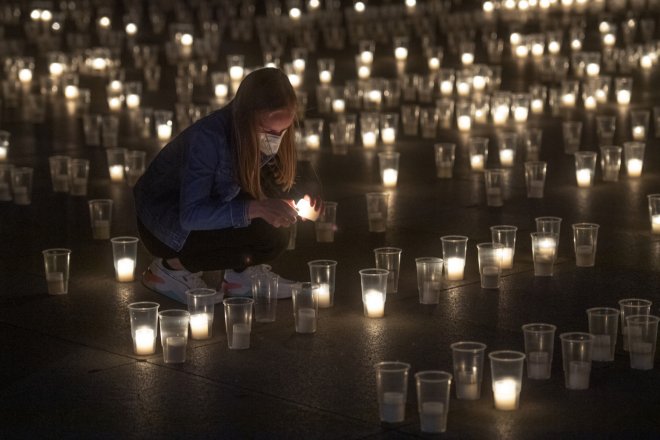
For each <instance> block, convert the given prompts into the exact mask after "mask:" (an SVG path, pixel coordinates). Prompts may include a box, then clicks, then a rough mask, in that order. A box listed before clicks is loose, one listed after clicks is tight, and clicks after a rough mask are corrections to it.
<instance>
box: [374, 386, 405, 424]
mask: <svg viewBox="0 0 660 440" xmlns="http://www.w3.org/2000/svg"><path fill="white" fill-rule="evenodd" d="M405 412H406V396H405V395H404V394H403V393H398V392H391V391H390V392H385V393H383V400H382V401H381V402H380V420H381V421H383V422H386V423H399V422H403V420H404V419H405Z"/></svg>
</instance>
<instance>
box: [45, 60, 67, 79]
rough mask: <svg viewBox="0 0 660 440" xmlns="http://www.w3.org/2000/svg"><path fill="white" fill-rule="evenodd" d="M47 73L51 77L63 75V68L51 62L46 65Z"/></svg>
mask: <svg viewBox="0 0 660 440" xmlns="http://www.w3.org/2000/svg"><path fill="white" fill-rule="evenodd" d="M48 72H49V73H50V74H51V75H53V76H60V75H62V73H64V66H63V65H62V63H58V62H53V63H50V64H49V65H48Z"/></svg>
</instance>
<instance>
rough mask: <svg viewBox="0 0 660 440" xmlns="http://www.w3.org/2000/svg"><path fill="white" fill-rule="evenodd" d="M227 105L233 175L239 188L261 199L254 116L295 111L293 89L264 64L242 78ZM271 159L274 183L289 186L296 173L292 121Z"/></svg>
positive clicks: (287, 80)
mask: <svg viewBox="0 0 660 440" xmlns="http://www.w3.org/2000/svg"><path fill="white" fill-rule="evenodd" d="M231 105H232V116H233V124H234V144H235V145H236V151H235V155H234V157H235V165H236V166H235V173H236V178H237V179H238V181H239V184H240V186H241V188H242V189H243V191H245V192H247V193H248V194H250V195H251V196H252V197H254V198H255V199H262V198H264V194H263V192H262V189H261V181H260V178H261V153H260V151H259V132H260V129H261V127H260V125H259V121H258V117H259V116H260V115H262V114H263V113H265V112H272V111H275V110H280V109H289V110H291V111H292V112H293V113H294V114H295V113H296V108H297V105H298V101H297V98H296V92H295V91H294V90H293V87H292V86H291V83H290V82H289V78H288V77H287V76H286V75H285V74H284V72H282V71H281V70H279V69H275V68H268V67H266V68H262V69H257V70H255V71H253V72H252V73H250V74H249V75H247V76H246V77H245V78H244V79H243V81H242V82H241V84H240V86H239V87H238V90H237V91H236V95H235V96H234V99H233V100H232V103H231ZM273 160H275V161H276V163H275V164H276V167H275V168H276V169H277V172H276V173H275V181H276V183H277V184H278V185H280V186H281V187H282V188H283V189H284V190H289V189H291V187H292V186H293V184H294V181H295V177H296V147H295V121H294V124H292V126H291V127H289V129H287V131H286V133H285V134H284V137H283V138H282V143H281V144H280V148H279V150H278V151H277V155H276V156H275V158H274V159H273Z"/></svg>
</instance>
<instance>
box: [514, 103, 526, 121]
mask: <svg viewBox="0 0 660 440" xmlns="http://www.w3.org/2000/svg"><path fill="white" fill-rule="evenodd" d="M528 115H529V109H528V108H527V107H522V106H518V107H516V108H515V110H513V120H514V121H516V122H526V121H527V116H528Z"/></svg>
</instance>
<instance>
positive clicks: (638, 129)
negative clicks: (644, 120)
mask: <svg viewBox="0 0 660 440" xmlns="http://www.w3.org/2000/svg"><path fill="white" fill-rule="evenodd" d="M632 137H633V139H634V140H636V141H643V140H644V139H646V130H645V128H644V126H643V125H636V126H634V127H633V129H632Z"/></svg>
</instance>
